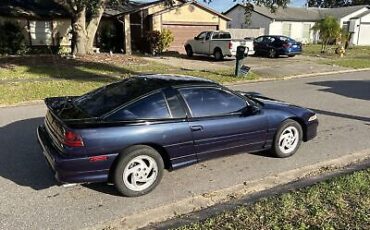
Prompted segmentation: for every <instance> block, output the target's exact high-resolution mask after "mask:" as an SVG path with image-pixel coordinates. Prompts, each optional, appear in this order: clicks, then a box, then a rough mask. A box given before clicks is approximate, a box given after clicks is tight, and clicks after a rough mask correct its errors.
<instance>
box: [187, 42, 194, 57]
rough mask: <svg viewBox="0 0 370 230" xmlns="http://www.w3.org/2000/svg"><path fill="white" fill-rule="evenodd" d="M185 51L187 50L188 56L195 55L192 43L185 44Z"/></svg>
mask: <svg viewBox="0 0 370 230" xmlns="http://www.w3.org/2000/svg"><path fill="white" fill-rule="evenodd" d="M185 51H186V55H187V56H188V57H193V56H194V53H193V49H192V48H191V46H190V45H187V46H185Z"/></svg>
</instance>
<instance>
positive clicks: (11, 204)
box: [0, 72, 370, 229]
mask: <svg viewBox="0 0 370 230" xmlns="http://www.w3.org/2000/svg"><path fill="white" fill-rule="evenodd" d="M233 88H235V89H238V90H246V91H258V92H261V93H263V94H264V95H266V96H269V97H273V98H277V99H281V100H285V101H287V102H291V103H296V104H299V105H302V106H306V107H309V108H312V109H314V110H315V111H317V113H318V117H319V120H320V126H319V134H318V137H317V138H316V139H314V140H313V141H311V142H308V143H304V144H303V145H302V146H301V149H300V151H299V152H297V153H296V155H294V156H293V157H291V158H288V159H276V158H271V157H269V156H267V155H263V154H247V153H246V154H239V155H233V156H228V157H224V158H219V159H215V160H211V161H208V162H204V163H201V164H198V165H194V166H190V167H187V168H184V169H180V170H178V171H174V172H171V173H168V172H166V173H165V175H164V178H163V180H162V182H161V184H160V185H159V187H158V188H157V189H156V190H154V191H153V192H152V193H150V194H148V195H146V196H143V197H139V198H125V197H120V196H119V195H118V194H117V192H116V191H115V190H114V188H113V187H112V186H108V185H105V184H95V185H78V186H75V187H70V188H64V187H59V186H57V185H56V184H55V181H54V179H53V176H52V174H51V173H50V171H49V169H48V167H47V165H46V163H45V162H44V159H43V157H42V154H41V150H40V147H39V146H38V144H37V142H36V135H35V129H36V127H37V126H38V124H40V123H41V122H42V117H43V115H44V113H45V108H44V106H42V105H30V106H21V107H9V108H0V191H1V192H0V229H81V228H83V227H92V226H95V225H96V224H100V223H105V222H107V221H109V220H114V219H118V218H120V217H124V216H126V215H130V214H133V213H137V212H140V211H142V210H146V209H150V208H152V207H158V206H159V205H163V204H168V203H170V202H174V201H178V200H180V199H182V198H186V197H189V196H193V195H195V194H202V193H206V192H210V191H212V190H215V189H222V188H226V187H228V186H232V185H235V184H240V183H243V182H244V181H248V180H255V179H259V178H263V177H265V176H267V175H274V174H276V173H279V172H283V171H286V170H291V169H295V168H299V167H302V166H306V165H310V164H314V163H317V162H321V161H325V160H328V159H334V158H337V157H340V156H344V155H347V154H349V153H352V152H356V151H361V150H364V149H368V148H370V72H357V73H352V74H341V75H331V76H323V77H312V78H304V79H295V80H289V81H274V82H263V83H253V84H246V85H243V86H236V87H233ZM369 155H370V153H369Z"/></svg>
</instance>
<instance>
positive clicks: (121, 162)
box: [114, 146, 164, 197]
mask: <svg viewBox="0 0 370 230" xmlns="http://www.w3.org/2000/svg"><path fill="white" fill-rule="evenodd" d="M163 168H164V163H163V159H162V157H161V155H160V154H159V153H158V152H157V151H156V150H155V149H153V148H151V147H149V146H133V147H130V148H128V149H126V150H125V151H124V152H123V153H122V154H121V155H120V157H119V159H118V162H117V166H116V168H115V171H114V184H115V186H116V188H117V190H118V191H119V192H120V193H121V194H122V195H124V196H129V197H135V196H141V195H145V194H147V193H149V192H150V191H152V190H153V189H154V188H155V187H156V186H157V185H158V184H159V182H160V181H161V179H162V175H163Z"/></svg>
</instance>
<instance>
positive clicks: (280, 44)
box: [253, 35, 302, 58]
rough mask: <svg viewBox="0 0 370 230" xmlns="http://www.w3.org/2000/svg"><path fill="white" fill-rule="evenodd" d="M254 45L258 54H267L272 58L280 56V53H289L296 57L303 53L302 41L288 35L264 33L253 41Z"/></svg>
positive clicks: (289, 55) (290, 55)
mask: <svg viewBox="0 0 370 230" xmlns="http://www.w3.org/2000/svg"><path fill="white" fill-rule="evenodd" d="M253 47H254V51H255V54H256V55H267V56H268V57H270V58H276V57H279V55H288V57H294V56H295V55H297V54H301V53H302V43H300V42H297V41H295V40H294V39H292V38H290V37H286V36H278V35H264V36H260V37H258V38H256V39H254V41H253Z"/></svg>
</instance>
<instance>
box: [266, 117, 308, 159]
mask: <svg viewBox="0 0 370 230" xmlns="http://www.w3.org/2000/svg"><path fill="white" fill-rule="evenodd" d="M302 135H303V131H302V127H301V125H300V124H299V123H298V122H296V121H294V120H291V119H288V120H286V121H284V122H283V123H282V125H281V126H280V128H279V129H278V130H277V132H276V134H275V137H274V142H273V146H272V149H271V152H272V154H273V155H274V156H275V157H279V158H284V157H290V156H292V155H293V154H294V153H296V152H297V150H298V148H299V146H300V145H301V143H302Z"/></svg>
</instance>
